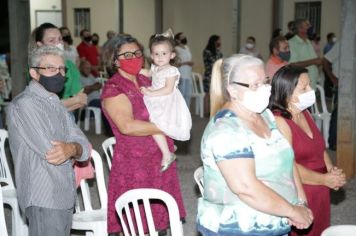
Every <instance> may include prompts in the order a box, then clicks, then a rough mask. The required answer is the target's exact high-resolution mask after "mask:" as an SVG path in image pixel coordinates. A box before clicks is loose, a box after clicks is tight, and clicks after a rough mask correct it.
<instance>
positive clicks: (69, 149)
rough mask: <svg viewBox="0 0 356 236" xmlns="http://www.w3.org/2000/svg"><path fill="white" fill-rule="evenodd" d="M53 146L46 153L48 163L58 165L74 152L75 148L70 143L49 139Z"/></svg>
mask: <svg viewBox="0 0 356 236" xmlns="http://www.w3.org/2000/svg"><path fill="white" fill-rule="evenodd" d="M51 143H52V145H53V147H52V148H51V149H50V150H49V151H48V152H47V153H46V159H47V161H48V163H50V164H53V165H60V164H62V163H63V162H65V161H66V160H68V159H69V158H71V157H72V156H74V155H75V154H76V148H75V146H74V145H73V144H71V143H64V142H59V141H51Z"/></svg>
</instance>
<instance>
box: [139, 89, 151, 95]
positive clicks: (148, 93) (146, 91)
mask: <svg viewBox="0 0 356 236" xmlns="http://www.w3.org/2000/svg"><path fill="white" fill-rule="evenodd" d="M140 91H141V93H142V94H143V95H146V96H149V95H150V94H151V90H149V89H148V88H146V87H141V88H140Z"/></svg>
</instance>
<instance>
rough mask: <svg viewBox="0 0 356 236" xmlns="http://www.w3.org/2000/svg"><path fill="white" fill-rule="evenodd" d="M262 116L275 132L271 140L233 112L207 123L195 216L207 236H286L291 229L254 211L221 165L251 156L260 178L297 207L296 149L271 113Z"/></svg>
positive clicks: (270, 216) (276, 217)
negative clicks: (200, 193) (201, 192)
mask: <svg viewBox="0 0 356 236" xmlns="http://www.w3.org/2000/svg"><path fill="white" fill-rule="evenodd" d="M262 117H263V118H264V119H265V121H266V122H267V124H268V125H269V128H270V130H271V136H270V137H269V138H267V139H265V138H261V137H259V136H257V135H256V134H254V133H253V132H252V131H250V130H249V129H248V128H247V127H246V126H244V125H243V124H242V122H241V120H240V119H239V117H237V116H236V115H235V114H234V113H233V112H232V111H230V110H222V111H220V112H218V113H217V114H216V115H215V117H214V118H212V119H211V120H210V122H209V124H208V125H207V127H206V129H205V131H204V134H203V138H202V142H201V159H202V161H203V165H204V196H203V197H202V198H199V202H198V216H197V225H198V230H199V231H200V232H201V233H203V235H284V234H287V233H288V232H289V231H290V226H289V225H288V223H287V219H286V218H282V217H278V216H273V215H269V214H266V213H263V212H260V211H258V210H255V209H254V208H251V207H250V206H248V205H247V204H245V203H244V202H243V201H241V200H240V199H239V198H238V196H237V195H236V194H234V193H232V192H231V190H230V189H229V187H228V186H227V184H226V182H225V179H224V178H223V176H222V174H221V172H220V170H219V168H218V166H217V163H218V162H219V161H223V160H229V159H235V158H253V159H254V160H255V170H256V176H257V178H258V179H259V180H260V181H262V182H263V183H264V184H265V185H267V186H268V187H269V188H271V189H273V190H274V191H275V192H277V193H278V194H279V195H281V196H282V197H283V198H285V199H286V200H287V201H289V202H290V203H292V204H296V203H297V201H298V197H297V191H296V187H295V184H294V177H293V162H294V154H293V150H292V147H291V146H290V145H289V143H288V141H287V140H286V139H285V138H284V137H283V136H282V134H281V133H280V132H279V131H278V129H277V128H276V123H275V120H274V117H273V115H272V113H271V111H270V110H268V109H266V110H265V111H264V112H263V113H262Z"/></svg>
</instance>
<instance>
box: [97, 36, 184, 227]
mask: <svg viewBox="0 0 356 236" xmlns="http://www.w3.org/2000/svg"><path fill="white" fill-rule="evenodd" d="M114 40H115V41H116V47H115V48H116V49H115V51H114V57H113V63H114V65H115V66H116V68H117V72H116V74H114V76H113V77H111V79H110V80H109V81H108V82H107V83H106V84H105V86H104V88H103V92H102V95H101V99H102V107H103V112H104V114H105V116H106V117H107V119H108V121H109V123H110V126H111V128H112V131H113V133H114V135H115V138H116V140H117V142H116V145H115V149H114V155H113V162H112V168H111V172H110V176H109V196H108V198H109V199H108V232H109V233H117V232H122V229H121V225H120V224H119V222H118V217H117V215H116V212H115V201H116V199H117V198H118V197H120V196H121V195H122V194H123V193H124V192H126V191H128V190H130V189H135V188H156V189H161V190H163V191H165V192H168V193H169V194H171V195H172V196H173V197H174V198H175V200H176V202H177V203H178V207H179V212H180V217H181V218H183V217H185V209H184V206H183V199H182V194H181V190H180V184H179V179H178V174H177V166H176V163H173V164H172V165H171V167H170V168H169V169H167V171H165V172H160V163H161V159H162V153H161V151H160V149H159V147H158V146H157V144H156V142H155V141H154V139H153V138H152V135H154V134H162V132H161V131H160V130H159V129H158V128H157V126H156V125H154V124H153V123H151V122H149V113H148V111H147V109H146V106H145V104H144V101H143V94H142V93H141V91H140V87H148V86H150V83H151V81H150V80H149V79H148V78H147V77H145V76H144V75H141V74H139V72H140V70H141V68H142V65H143V63H144V58H143V53H142V46H141V45H140V44H139V42H138V41H137V40H136V39H135V38H133V37H132V36H130V35H122V36H118V37H117V38H115V39H114ZM167 141H168V145H169V149H170V151H171V152H173V149H174V148H173V141H172V139H170V138H167ZM141 207H142V206H141ZM142 209H143V208H141V210H142ZM152 212H153V216H154V218H155V226H156V229H158V230H160V231H161V230H165V229H166V228H167V227H168V212H167V209H166V207H165V206H164V205H162V204H160V203H155V204H153V205H152ZM141 215H144V213H143V211H142V212H141ZM143 222H144V224H145V225H144V228H145V232H146V233H147V231H148V228H147V225H146V221H145V220H144V221H143Z"/></svg>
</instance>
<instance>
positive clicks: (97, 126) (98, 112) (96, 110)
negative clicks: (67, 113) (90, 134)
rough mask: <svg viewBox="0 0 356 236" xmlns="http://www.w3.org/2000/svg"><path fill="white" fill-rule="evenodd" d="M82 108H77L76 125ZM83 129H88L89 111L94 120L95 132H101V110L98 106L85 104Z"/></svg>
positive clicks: (78, 123)
mask: <svg viewBox="0 0 356 236" xmlns="http://www.w3.org/2000/svg"><path fill="white" fill-rule="evenodd" d="M82 112H83V109H80V110H79V115H78V122H77V125H78V126H79V127H80V117H81V115H82ZM84 112H85V114H84V115H85V117H84V130H85V131H88V130H89V121H90V113H91V112H92V113H93V114H94V122H95V134H101V110H100V108H98V107H92V106H87V107H85V108H84Z"/></svg>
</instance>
